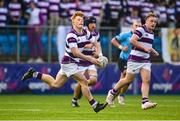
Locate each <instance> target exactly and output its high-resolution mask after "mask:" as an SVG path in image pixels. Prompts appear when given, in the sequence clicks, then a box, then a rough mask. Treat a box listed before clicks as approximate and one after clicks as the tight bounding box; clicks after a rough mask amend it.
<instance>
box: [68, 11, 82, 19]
mask: <svg viewBox="0 0 180 121" xmlns="http://www.w3.org/2000/svg"><path fill="white" fill-rule="evenodd" d="M77 16H80V17H83V18H84V13H83V12H82V11H76V12H74V14H73V15H72V16H71V20H74V19H75V18H76V17H77Z"/></svg>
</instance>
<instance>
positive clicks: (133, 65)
mask: <svg viewBox="0 0 180 121" xmlns="http://www.w3.org/2000/svg"><path fill="white" fill-rule="evenodd" d="M142 68H143V69H146V70H148V71H151V63H138V62H131V61H130V62H127V73H132V74H138V73H139V72H140V70H141V69H142Z"/></svg>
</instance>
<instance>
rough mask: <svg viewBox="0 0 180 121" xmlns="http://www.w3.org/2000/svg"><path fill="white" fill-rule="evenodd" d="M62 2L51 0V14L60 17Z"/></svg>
mask: <svg viewBox="0 0 180 121" xmlns="http://www.w3.org/2000/svg"><path fill="white" fill-rule="evenodd" d="M59 7H60V0H49V13H53V14H56V15H59Z"/></svg>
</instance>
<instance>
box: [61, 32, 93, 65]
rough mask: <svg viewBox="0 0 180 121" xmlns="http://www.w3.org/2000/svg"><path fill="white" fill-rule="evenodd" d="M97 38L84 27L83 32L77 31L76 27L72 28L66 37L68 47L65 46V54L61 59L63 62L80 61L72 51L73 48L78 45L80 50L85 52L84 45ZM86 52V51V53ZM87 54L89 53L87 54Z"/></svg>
mask: <svg viewBox="0 0 180 121" xmlns="http://www.w3.org/2000/svg"><path fill="white" fill-rule="evenodd" d="M94 41H95V39H94V38H93V37H92V35H91V34H90V32H89V31H87V30H85V29H83V32H82V33H81V34H79V33H77V32H76V31H75V30H74V29H72V30H71V31H70V32H69V33H68V34H67V37H66V47H65V50H66V52H65V54H64V57H63V59H62V61H61V63H62V64H68V63H78V64H79V63H80V64H81V62H80V60H81V59H80V58H77V57H75V56H74V55H73V53H72V52H71V48H73V47H76V48H78V50H79V51H80V52H83V50H84V46H85V45H86V44H90V43H92V42H94ZM84 54H85V53H84ZM86 55H87V54H86Z"/></svg>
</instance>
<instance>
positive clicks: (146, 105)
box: [140, 69, 157, 110]
mask: <svg viewBox="0 0 180 121" xmlns="http://www.w3.org/2000/svg"><path fill="white" fill-rule="evenodd" d="M140 74H141V78H142V81H143V83H142V87H141V92H142V109H144V110H145V109H150V108H154V107H156V106H157V103H152V102H150V101H149V86H150V77H151V72H150V71H149V70H146V69H141V71H140Z"/></svg>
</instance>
